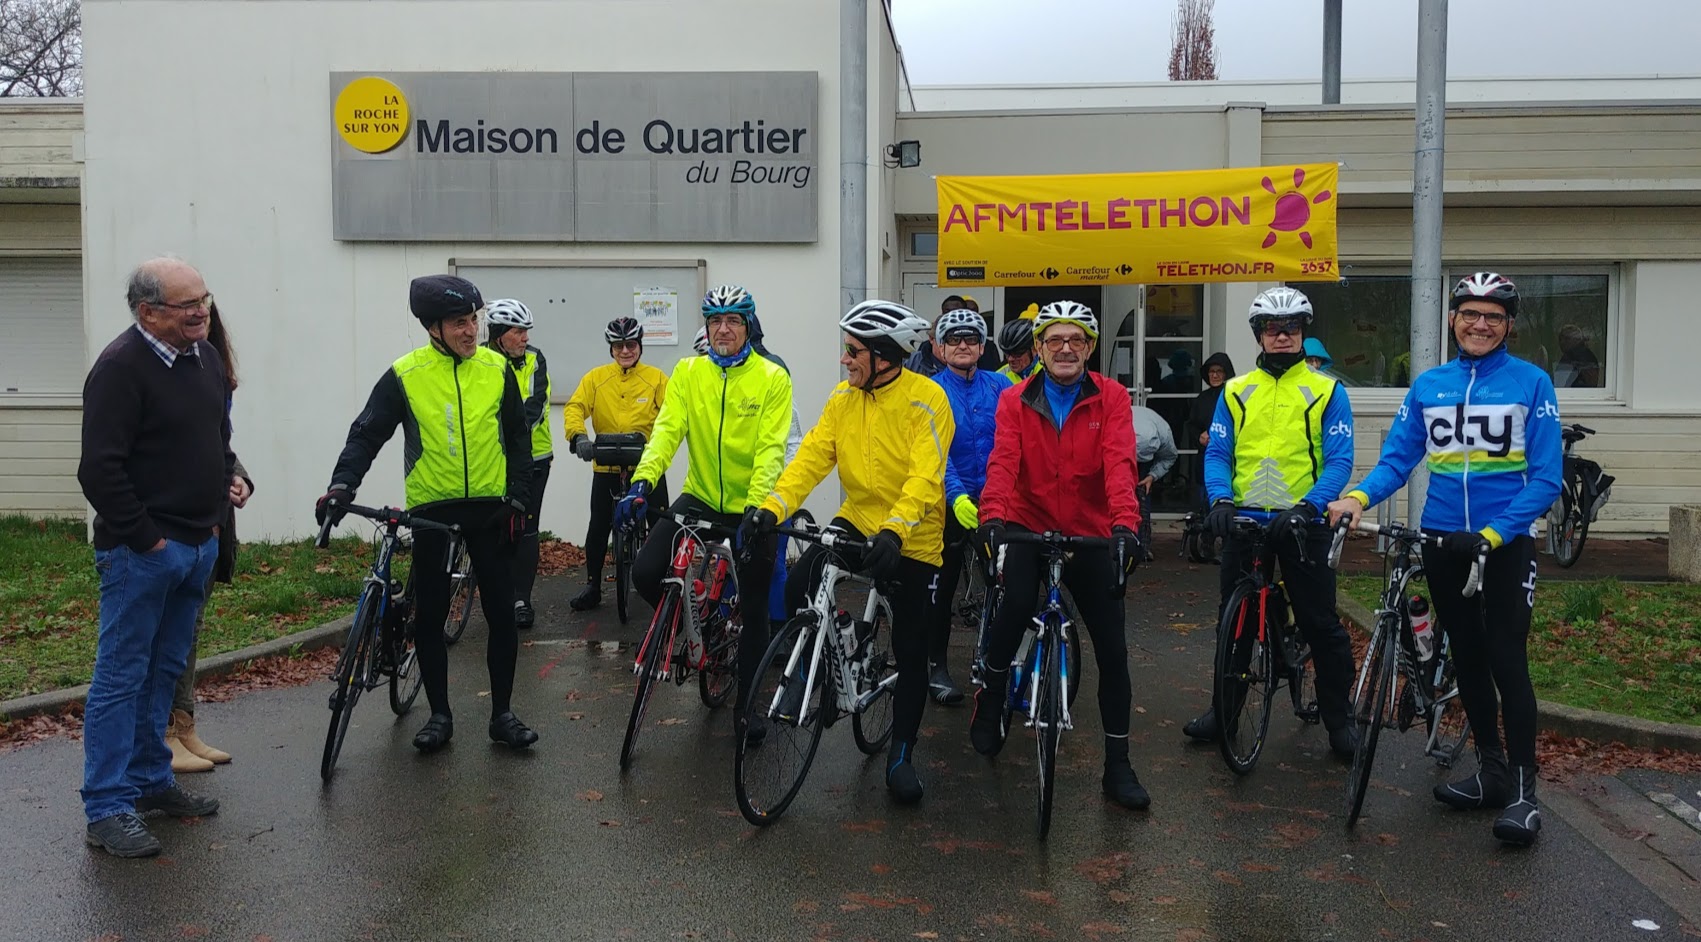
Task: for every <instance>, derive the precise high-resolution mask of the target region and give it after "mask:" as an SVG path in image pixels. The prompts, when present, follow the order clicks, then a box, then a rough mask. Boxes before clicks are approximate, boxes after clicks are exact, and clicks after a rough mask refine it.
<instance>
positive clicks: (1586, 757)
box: [1536, 733, 1701, 783]
mask: <svg viewBox="0 0 1701 942" xmlns="http://www.w3.org/2000/svg"><path fill="white" fill-rule="evenodd" d="M1536 763H1537V765H1538V766H1539V767H1540V769H1541V777H1542V778H1543V779H1544V780H1546V781H1549V782H1559V783H1563V782H1567V781H1569V780H1571V779H1572V778H1574V777H1576V776H1579V775H1616V774H1617V773H1619V772H1621V771H1623V770H1624V769H1656V770H1658V771H1661V772H1674V773H1677V774H1679V775H1701V754H1698V753H1693V752H1676V751H1673V750H1671V749H1638V748H1636V747H1634V746H1626V745H1624V744H1623V743H1616V742H1606V743H1599V742H1595V741H1593V740H1590V739H1575V738H1567V737H1565V736H1557V735H1554V734H1553V733H1542V734H1541V736H1540V737H1538V738H1537V740H1536Z"/></svg>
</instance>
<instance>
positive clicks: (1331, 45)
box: [1323, 0, 1341, 105]
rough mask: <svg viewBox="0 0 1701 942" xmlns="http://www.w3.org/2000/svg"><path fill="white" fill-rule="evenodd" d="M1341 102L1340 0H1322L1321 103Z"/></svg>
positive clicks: (1333, 103) (1334, 103) (1336, 103)
mask: <svg viewBox="0 0 1701 942" xmlns="http://www.w3.org/2000/svg"><path fill="white" fill-rule="evenodd" d="M1340 103H1341V0H1323V104H1325V105H1338V104H1340Z"/></svg>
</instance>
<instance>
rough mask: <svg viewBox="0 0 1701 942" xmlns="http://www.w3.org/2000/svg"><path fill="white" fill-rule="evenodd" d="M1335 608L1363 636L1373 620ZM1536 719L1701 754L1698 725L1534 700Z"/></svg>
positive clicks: (1590, 735)
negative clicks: (1659, 720) (1645, 718)
mask: <svg viewBox="0 0 1701 942" xmlns="http://www.w3.org/2000/svg"><path fill="white" fill-rule="evenodd" d="M1335 608H1336V610H1337V611H1339V612H1340V614H1341V617H1342V618H1343V619H1345V620H1347V621H1348V622H1351V623H1352V624H1353V625H1356V626H1357V627H1358V629H1359V630H1360V631H1363V632H1364V633H1366V634H1369V633H1370V629H1371V626H1372V625H1374V624H1375V622H1376V618H1375V616H1374V615H1372V614H1371V612H1370V610H1369V609H1367V608H1365V607H1364V606H1363V605H1360V604H1359V603H1358V602H1356V601H1354V600H1352V599H1349V598H1347V597H1346V596H1345V595H1341V596H1337V597H1336V599H1335ZM1536 717H1537V719H1538V720H1539V721H1540V723H1541V728H1542V729H1546V730H1552V731H1553V732H1555V733H1558V734H1559V735H1561V736H1571V737H1576V738H1579V739H1588V740H1593V741H1595V742H1619V743H1623V744H1625V745H1627V746H1637V747H1640V748H1643V749H1673V750H1676V751H1678V752H1695V753H1701V726H1685V725H1683V724H1681V723H1656V722H1654V721H1653V720H1644V719H1639V718H1637V717H1634V716H1619V715H1618V714H1616V713H1602V712H1601V711H1599V710H1585V709H1583V708H1581V707H1574V706H1566V705H1564V704H1562V703H1549V702H1547V701H1546V700H1537V701H1536Z"/></svg>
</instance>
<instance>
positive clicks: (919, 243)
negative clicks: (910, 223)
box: [910, 229, 939, 258]
mask: <svg viewBox="0 0 1701 942" xmlns="http://www.w3.org/2000/svg"><path fill="white" fill-rule="evenodd" d="M938 255H939V233H937V232H934V231H932V230H930V229H917V230H915V231H914V232H911V233H910V257H911V258H937V257H938Z"/></svg>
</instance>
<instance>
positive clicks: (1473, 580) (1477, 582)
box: [1461, 553, 1488, 599]
mask: <svg viewBox="0 0 1701 942" xmlns="http://www.w3.org/2000/svg"><path fill="white" fill-rule="evenodd" d="M1486 565H1488V554H1487V553H1479V554H1477V558H1476V559H1474V560H1472V561H1471V574H1470V576H1469V577H1467V578H1466V579H1465V590H1464V592H1463V593H1461V594H1462V595H1464V597H1465V598H1467V599H1468V598H1470V597H1471V596H1473V595H1476V594H1477V590H1478V589H1480V588H1482V571H1483V567H1484V566H1486Z"/></svg>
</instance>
